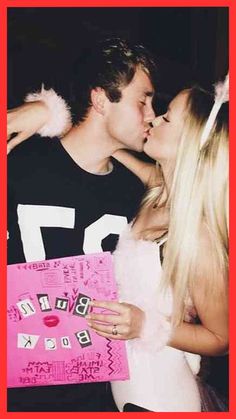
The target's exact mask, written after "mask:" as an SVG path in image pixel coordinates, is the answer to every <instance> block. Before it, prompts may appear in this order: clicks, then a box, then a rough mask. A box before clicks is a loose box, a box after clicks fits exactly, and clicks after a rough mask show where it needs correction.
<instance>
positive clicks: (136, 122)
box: [106, 69, 155, 151]
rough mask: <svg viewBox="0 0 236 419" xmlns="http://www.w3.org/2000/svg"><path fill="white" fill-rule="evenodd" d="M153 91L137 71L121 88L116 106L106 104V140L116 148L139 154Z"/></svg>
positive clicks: (150, 116) (145, 134) (145, 78)
mask: <svg viewBox="0 0 236 419" xmlns="http://www.w3.org/2000/svg"><path fill="white" fill-rule="evenodd" d="M153 94H154V90H153V86H152V83H151V81H150V79H149V77H148V76H147V74H146V73H144V71H142V70H141V69H137V71H136V73H135V75H134V78H133V80H132V81H131V83H130V84H129V85H128V86H126V87H124V88H123V89H122V97H121V99H120V101H119V102H118V103H113V102H110V101H109V102H108V103H107V108H106V128H107V133H108V135H109V136H110V138H111V139H112V140H113V141H114V142H115V143H119V144H120V148H128V149H131V150H136V151H142V150H143V145H144V140H145V138H146V137H147V133H148V131H149V128H150V127H149V123H150V122H151V121H152V120H153V119H154V118H155V114H154V111H153V108H152V98H153Z"/></svg>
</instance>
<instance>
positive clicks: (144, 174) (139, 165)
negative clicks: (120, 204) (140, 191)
mask: <svg viewBox="0 0 236 419" xmlns="http://www.w3.org/2000/svg"><path fill="white" fill-rule="evenodd" d="M112 156H113V157H114V158H115V159H116V160H118V161H119V162H120V163H122V164H123V165H124V166H126V167H127V168H128V169H129V170H130V171H131V172H133V173H134V174H135V175H136V176H137V177H138V178H139V179H140V180H141V181H142V182H143V184H144V185H146V186H148V187H152V186H157V182H158V178H160V172H159V169H158V166H157V165H155V164H154V163H148V162H144V161H142V160H140V159H138V158H137V157H135V156H134V155H133V154H131V153H129V152H128V151H126V150H118V151H116V152H115V153H114V154H113V155H112Z"/></svg>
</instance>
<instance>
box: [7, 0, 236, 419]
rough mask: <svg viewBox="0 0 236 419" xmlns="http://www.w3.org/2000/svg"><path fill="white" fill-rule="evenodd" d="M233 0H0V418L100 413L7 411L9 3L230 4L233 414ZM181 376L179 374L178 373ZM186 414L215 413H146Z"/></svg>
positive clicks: (235, 404)
mask: <svg viewBox="0 0 236 419" xmlns="http://www.w3.org/2000/svg"><path fill="white" fill-rule="evenodd" d="M235 3H236V2H235V1H234V0H228V1H226V0H225V1H224V0H208V1H206V0H198V1H191V0H189V1H188V0H182V1H180V0H146V1H145V0H116V1H114V0H113V1H112V0H110V1H109V0H103V1H99V0H87V1H86V0H81V1H78V0H77V1H76V0H74V1H73V0H67V1H66V0H2V1H1V4H0V51H1V52H2V57H1V67H0V86H1V95H0V109H1V116H2V117H1V118H0V123H1V124H0V135H1V139H0V181H1V189H0V191H1V199H0V214H1V218H0V220H1V221H0V246H1V248H0V273H1V281H0V295H1V305H0V307H1V311H2V313H1V317H0V320H1V323H0V327H1V329H0V331H1V332H0V333H1V334H0V336H1V341H2V345H1V350H0V355H1V363H0V371H1V373H0V413H1V418H3V417H4V418H5V417H6V416H9V415H14V416H15V415H16V416H17V418H18V417H22V418H23V417H24V418H25V417H26V416H28V417H30V416H31V415H32V414H33V415H34V417H35V416H36V417H40V415H43V416H44V417H45V415H50V417H55V418H56V417H58V416H59V417H68V416H69V417H70V418H71V417H74V418H75V417H78V415H79V416H81V415H84V416H86V417H90V416H91V417H93V418H94V417H98V415H101V413H99V412H97V413H92V412H86V413H85V412H84V413H78V412H77V413H71V412H68V413H65V412H64V413H63V412H55V413H51V412H50V413H41V412H34V413H30V412H28V413H24V412H15V413H12V412H7V411H6V344H5V342H6V231H7V228H6V141H5V138H6V98H7V87H6V86H7V71H6V68H7V64H6V60H7V48H6V45H7V39H6V38H7V8H10V7H75V6H77V7H95V6H96V7H119V6H121V7H153V6H156V7H229V22H230V31H229V45H230V49H229V61H230V66H229V67H230V190H231V194H230V293H229V300H230V354H231V356H230V367H229V368H230V405H229V412H219V413H220V415H221V417H222V415H223V416H224V417H225V416H227V417H231V416H232V417H233V414H234V413H235V412H236V398H233V392H234V390H235V389H236V382H235V380H236V375H235V371H236V356H235V324H234V318H235V306H236V305H235V302H234V295H235V294H236V290H235V280H234V278H233V276H234V274H235V273H236V258H234V257H233V246H234V240H236V239H235V234H234V233H235V222H234V220H233V214H235V209H236V208H235V199H234V196H233V192H232V191H233V183H234V180H235V168H236V152H235V151H236V150H235V149H236V145H235V140H234V139H235V138H236V118H235V117H234V116H233V110H235V109H236V103H235V102H236V95H235V92H236V91H235V84H236V80H235V79H234V74H236V68H235V67H236V63H235V59H236V57H235V55H233V48H235V44H234V40H235V39H236V4H235ZM16 71H17V69H16ZM180 379H181V377H180ZM126 414H128V415H129V416H130V417H131V416H132V417H136V418H137V416H138V415H142V413H137V412H136V413H126ZM186 414H187V415H188V416H187V417H188V418H189V417H193V416H195V415H206V414H207V415H208V417H212V416H213V415H214V416H215V415H217V414H218V413H217V412H208V413H190V412H185V413H177V412H176V413H172V412H171V413H149V415H152V416H154V415H155V416H156V415H158V417H160V416H162V417H163V418H164V419H165V418H168V417H171V416H172V415H173V416H175V417H176V418H177V417H182V415H186ZM102 415H105V416H107V415H112V416H113V415H119V413H114V412H112V413H108V412H107V413H102Z"/></svg>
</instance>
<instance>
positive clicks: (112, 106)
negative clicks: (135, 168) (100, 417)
mask: <svg viewBox="0 0 236 419" xmlns="http://www.w3.org/2000/svg"><path fill="white" fill-rule="evenodd" d="M78 71H79V73H78V74H77V78H76V79H75V82H76V83H75V85H74V91H73V92H74V95H75V97H74V102H75V103H76V107H75V111H74V112H75V123H76V125H74V126H73V127H72V128H71V129H70V131H69V132H68V133H67V134H66V135H65V136H64V137H63V139H62V140H59V139H55V138H54V139H53V140H51V141H50V140H48V141H45V140H44V139H38V138H33V139H32V140H29V141H27V142H26V143H23V144H22V145H21V146H19V147H17V149H16V150H14V151H13V152H12V153H11V154H10V158H9V163H8V179H9V191H8V198H9V202H8V211H9V228H8V232H9V240H8V263H9V264H11V263H17V262H25V261H27V262H29V261H34V260H42V259H51V258H57V257H64V256H72V255H78V254H83V253H91V252H99V251H105V250H110V251H112V250H114V248H115V245H116V240H117V235H118V234H119V233H120V232H121V231H122V230H123V228H124V226H125V225H126V223H127V222H129V221H130V220H131V219H132V218H133V216H134V214H135V211H136V209H137V206H138V203H139V201H140V199H141V196H142V193H143V187H142V185H141V183H139V181H138V180H137V178H136V177H135V176H134V175H132V174H131V173H130V172H129V171H128V170H127V169H126V168H124V167H123V166H122V165H121V164H119V163H117V162H115V161H113V159H111V158H110V156H111V155H112V154H113V153H114V152H115V151H116V150H118V149H120V148H128V149H133V150H136V151H142V148H143V143H144V141H145V138H146V135H147V131H148V129H149V123H150V122H151V121H152V120H153V119H154V112H153V109H152V98H153V93H154V88H153V80H154V77H155V65H154V63H153V61H152V59H151V57H150V56H149V54H148V52H147V51H146V50H145V49H144V48H143V47H142V46H136V45H130V44H129V43H128V42H127V41H125V40H121V39H110V40H106V41H104V42H103V43H100V44H99V45H98V46H97V48H94V50H93V51H92V52H90V54H89V56H87V60H85V61H83V63H81V65H80V66H79V67H78ZM77 95H78V101H77V97H76V96H77ZM113 409H115V408H114V406H113V405H112V398H111V395H110V389H109V384H108V383H93V384H79V385H66V386H61V385H60V386H45V387H32V388H19V389H9V391H8V410H9V411H109V410H113Z"/></svg>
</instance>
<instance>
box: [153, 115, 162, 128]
mask: <svg viewBox="0 0 236 419" xmlns="http://www.w3.org/2000/svg"><path fill="white" fill-rule="evenodd" d="M160 122H161V116H156V118H155V119H153V121H152V126H153V127H158V125H159V124H160Z"/></svg>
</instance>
